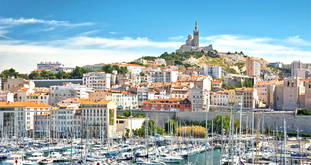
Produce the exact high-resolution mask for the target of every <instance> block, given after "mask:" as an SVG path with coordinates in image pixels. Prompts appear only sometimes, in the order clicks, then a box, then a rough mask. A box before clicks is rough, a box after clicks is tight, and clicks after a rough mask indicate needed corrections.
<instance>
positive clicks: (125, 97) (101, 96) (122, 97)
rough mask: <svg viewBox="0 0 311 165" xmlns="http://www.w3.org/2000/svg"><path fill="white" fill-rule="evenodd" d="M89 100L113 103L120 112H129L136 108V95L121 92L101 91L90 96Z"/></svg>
mask: <svg viewBox="0 0 311 165" xmlns="http://www.w3.org/2000/svg"><path fill="white" fill-rule="evenodd" d="M90 98H92V99H96V100H110V101H113V102H114V103H115V104H116V106H117V108H118V109H120V110H129V109H137V108H138V97H137V94H134V93H130V92H122V91H117V90H101V91H96V92H93V93H91V94H90Z"/></svg>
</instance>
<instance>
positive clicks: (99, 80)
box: [82, 72, 111, 90]
mask: <svg viewBox="0 0 311 165" xmlns="http://www.w3.org/2000/svg"><path fill="white" fill-rule="evenodd" d="M82 80H83V85H85V86H86V87H88V88H92V89H95V90H103V89H108V88H111V74H110V73H105V72H89V73H85V74H83V78H82Z"/></svg>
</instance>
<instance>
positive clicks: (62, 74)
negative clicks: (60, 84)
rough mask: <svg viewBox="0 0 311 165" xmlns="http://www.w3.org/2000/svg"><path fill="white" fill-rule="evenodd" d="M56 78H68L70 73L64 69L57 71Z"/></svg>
mask: <svg viewBox="0 0 311 165" xmlns="http://www.w3.org/2000/svg"><path fill="white" fill-rule="evenodd" d="M56 78H58V79H68V78H70V73H66V72H64V71H59V72H58V73H57V74H56Z"/></svg>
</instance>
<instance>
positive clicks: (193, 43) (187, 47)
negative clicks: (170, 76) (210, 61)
mask: <svg viewBox="0 0 311 165" xmlns="http://www.w3.org/2000/svg"><path fill="white" fill-rule="evenodd" d="M188 51H204V52H206V53H207V52H209V51H213V47H212V45H208V46H204V47H200V46H199V29H198V22H195V26H194V30H193V37H192V35H191V34H189V35H188V39H187V40H186V44H184V45H181V47H180V48H179V49H177V50H176V52H188Z"/></svg>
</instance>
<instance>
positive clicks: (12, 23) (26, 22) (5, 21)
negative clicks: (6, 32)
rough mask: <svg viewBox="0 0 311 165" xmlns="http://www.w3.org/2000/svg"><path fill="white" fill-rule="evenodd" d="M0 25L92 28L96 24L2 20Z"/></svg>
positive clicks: (33, 19) (38, 20) (28, 19)
mask: <svg viewBox="0 0 311 165" xmlns="http://www.w3.org/2000/svg"><path fill="white" fill-rule="evenodd" d="M0 24H3V25H11V26H16V25H24V24H47V25H53V26H65V27H79V26H91V25H94V23H91V22H83V23H71V22H68V21H57V20H43V19H35V18H18V19H15V18H1V19H0Z"/></svg>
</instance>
